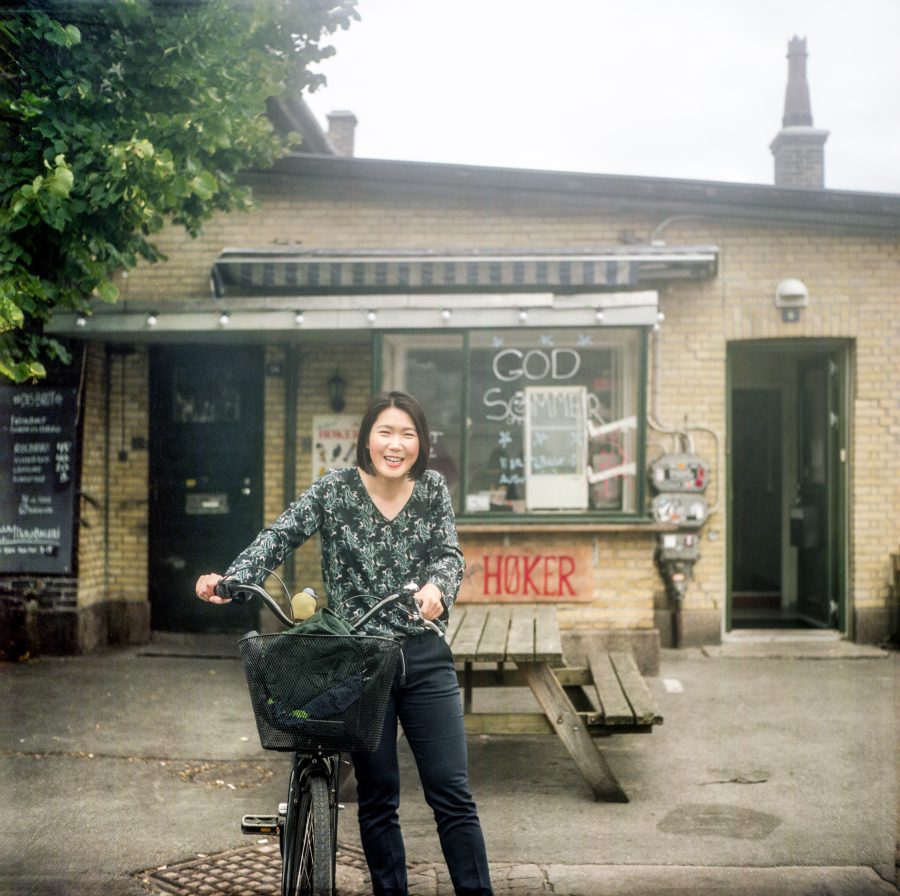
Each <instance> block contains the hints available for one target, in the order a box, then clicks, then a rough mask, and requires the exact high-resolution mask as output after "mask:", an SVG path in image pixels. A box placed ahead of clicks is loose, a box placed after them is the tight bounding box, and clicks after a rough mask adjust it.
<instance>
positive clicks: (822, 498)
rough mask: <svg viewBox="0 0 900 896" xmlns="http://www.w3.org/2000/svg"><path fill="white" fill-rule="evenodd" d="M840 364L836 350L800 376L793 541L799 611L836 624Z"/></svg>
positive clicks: (805, 364) (805, 366) (808, 362)
mask: <svg viewBox="0 0 900 896" xmlns="http://www.w3.org/2000/svg"><path fill="white" fill-rule="evenodd" d="M838 372H839V365H838V362H837V359H836V358H834V357H833V356H832V355H831V354H826V355H818V356H816V357H814V358H809V359H805V360H803V361H801V362H800V364H799V365H798V377H797V380H798V382H797V396H798V408H797V423H798V439H797V445H798V458H797V461H798V463H797V473H798V480H797V497H796V501H795V504H794V507H793V508H792V510H791V519H790V525H791V544H792V545H793V546H794V547H795V548H796V549H797V611H798V613H799V614H800V615H801V616H803V617H805V618H806V619H808V620H809V621H810V622H813V623H815V624H818V625H822V626H837V625H838V623H839V620H838V578H837V557H838V551H837V540H838V529H839V525H838V523H839V521H838V514H837V507H838V503H837V494H838V488H837V484H838V481H839V469H838V465H839V463H840V422H841V421H840V417H839V414H838V410H839V397H840V393H839V377H838Z"/></svg>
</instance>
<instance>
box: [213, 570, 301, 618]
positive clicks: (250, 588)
mask: <svg viewBox="0 0 900 896" xmlns="http://www.w3.org/2000/svg"><path fill="white" fill-rule="evenodd" d="M214 590H215V592H216V594H218V595H219V597H227V598H229V599H231V600H233V601H234V602H235V603H239V604H243V603H246V602H247V601H248V600H250V599H251V598H253V597H254V596H255V597H258V598H259V599H260V600H261V601H262V602H263V603H264V604H265V605H266V606H267V607H268V608H269V609H270V610H271V611H272V612H273V613H274V614H275V615H276V616H277V617H278V619H279V620H280V621H281V622H283V623H284V624H285V625H287V626H289V627H290V626H292V625H293V624H294V620H293V619H292V618H291V617H290V616H288V615H287V613H285V612H284V610H282V609H281V607H280V606H279V604H278V601H277V600H275V598H274V597H272V595H271V594H269V592H268V591H266V589H265V588H263V587H261V586H260V585H253V584H251V583H250V582H239V581H238V580H237V579H221V580H220V581H219V582H218V583H216V587H215V589H214Z"/></svg>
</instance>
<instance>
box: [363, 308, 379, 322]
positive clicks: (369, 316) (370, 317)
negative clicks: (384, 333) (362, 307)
mask: <svg viewBox="0 0 900 896" xmlns="http://www.w3.org/2000/svg"><path fill="white" fill-rule="evenodd" d="M377 317H378V315H377V314H376V313H375V312H374V311H371V310H370V311H368V312H366V320H367V321H368V322H369V323H370V324H374V323H375V320H376V319H377Z"/></svg>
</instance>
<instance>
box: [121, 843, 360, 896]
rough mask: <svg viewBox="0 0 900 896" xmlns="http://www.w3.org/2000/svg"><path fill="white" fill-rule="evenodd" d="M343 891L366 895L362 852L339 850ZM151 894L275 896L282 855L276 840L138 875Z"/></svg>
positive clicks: (279, 877) (277, 888) (345, 848)
mask: <svg viewBox="0 0 900 896" xmlns="http://www.w3.org/2000/svg"><path fill="white" fill-rule="evenodd" d="M337 860H338V881H339V882H340V881H343V882H344V886H342V887H341V892H348V893H350V892H358V893H365V892H366V889H365V888H366V886H367V880H368V874H367V872H366V871H365V867H366V863H365V859H364V858H363V855H362V852H361V851H360V850H358V849H354V848H353V847H347V846H339V847H338V854H337ZM135 876H136V877H137V878H138V879H139V880H140V881H141V882H142V883H143V884H144V885H145V886H146V887H148V888H149V889H150V892H151V893H157V894H163V893H166V894H175V896H195V894H196V896H199V894H203V896H207V894H213V893H215V894H216V896H257V894H258V896H272V894H274V893H278V892H279V890H280V887H281V852H280V850H279V849H278V842H277V841H276V840H268V839H267V840H266V841H265V842H261V843H258V844H255V845H254V846H245V847H241V848H239V849H233V850H230V851H228V852H223V853H219V854H217V855H214V856H204V857H200V858H197V859H192V860H191V861H189V862H182V863H180V864H178V865H167V866H166V867H164V868H157V869H155V870H153V871H145V872H144V873H142V874H138V875H135Z"/></svg>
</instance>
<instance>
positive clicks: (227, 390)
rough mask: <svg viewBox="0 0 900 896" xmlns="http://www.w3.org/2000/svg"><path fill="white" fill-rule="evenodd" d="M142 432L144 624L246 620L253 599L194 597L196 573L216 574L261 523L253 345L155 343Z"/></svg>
mask: <svg viewBox="0 0 900 896" xmlns="http://www.w3.org/2000/svg"><path fill="white" fill-rule="evenodd" d="M150 433H151V437H150V513H149V520H150V532H149V543H150V557H149V569H150V576H151V580H150V581H151V587H150V612H151V627H152V628H153V630H155V631H170V632H240V631H246V630H247V629H249V628H252V627H254V625H255V624H256V620H257V617H258V609H257V608H256V606H255V604H229V605H228V606H225V607H222V606H214V605H211V604H207V603H204V602H203V601H200V600H198V599H197V598H196V597H195V595H194V583H195V582H196V579H197V576H198V575H200V574H202V573H205V572H212V571H216V572H224V571H225V568H226V567H227V566H228V564H229V563H230V562H231V561H232V560H233V559H234V558H235V557H236V556H237V555H238V553H240V551H241V550H242V549H243V548H245V547H246V546H247V545H248V544H249V543H250V542H251V541H252V539H253V537H254V536H255V535H256V533H257V532H258V531H259V529H260V526H261V518H262V464H263V458H262V445H263V442H262V435H263V359H262V352H261V350H260V349H258V348H255V347H237V346H229V347H228V348H227V350H223V348H222V347H221V346H219V347H214V346H166V347H158V348H156V349H154V351H153V352H152V353H151V357H150Z"/></svg>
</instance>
